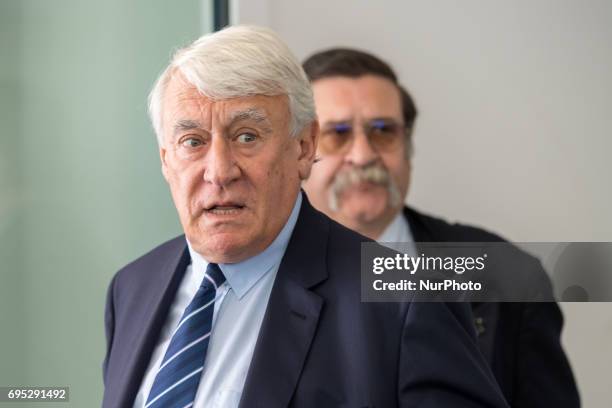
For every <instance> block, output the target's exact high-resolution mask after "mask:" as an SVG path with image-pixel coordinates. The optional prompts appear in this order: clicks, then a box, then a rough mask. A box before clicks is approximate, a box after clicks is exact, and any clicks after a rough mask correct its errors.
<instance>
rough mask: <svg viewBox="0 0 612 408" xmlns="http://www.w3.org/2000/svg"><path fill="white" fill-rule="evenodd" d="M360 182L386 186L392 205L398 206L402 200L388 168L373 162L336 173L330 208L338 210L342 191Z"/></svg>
mask: <svg viewBox="0 0 612 408" xmlns="http://www.w3.org/2000/svg"><path fill="white" fill-rule="evenodd" d="M360 183H374V184H378V185H381V186H383V187H385V188H386V189H387V191H388V192H389V196H390V200H389V201H390V202H389V205H391V206H396V205H398V203H399V202H401V198H400V196H399V195H400V193H399V189H398V188H397V186H396V184H395V183H394V182H393V179H392V178H391V175H390V174H389V172H388V171H387V169H385V168H384V167H383V166H381V165H380V164H372V165H369V166H366V167H355V168H351V169H349V170H344V171H342V172H340V173H338V174H337V175H336V177H335V178H334V182H333V184H332V186H331V189H330V191H329V207H330V209H331V210H332V211H338V209H339V201H340V196H341V194H342V192H343V191H344V190H346V189H347V188H349V187H352V186H354V185H356V184H360Z"/></svg>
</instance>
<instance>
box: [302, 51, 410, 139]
mask: <svg viewBox="0 0 612 408" xmlns="http://www.w3.org/2000/svg"><path fill="white" fill-rule="evenodd" d="M302 67H303V68H304V71H306V75H307V76H308V79H309V80H310V82H314V81H316V80H318V79H323V78H329V77H333V76H344V77H350V78H358V77H360V76H363V75H378V76H381V77H383V78H386V79H388V80H389V81H391V82H393V83H394V84H395V85H396V86H397V88H398V90H399V91H400V97H401V103H402V115H403V116H404V122H405V123H406V127H407V128H408V129H412V126H413V125H414V120H415V119H416V116H417V109H416V106H415V104H414V101H413V99H412V97H411V96H410V94H409V93H408V91H406V89H404V87H403V86H401V85H400V84H399V83H398V81H397V75H395V72H393V69H391V67H390V66H389V64H387V63H386V62H384V61H383V60H381V59H380V58H378V57H376V56H374V55H372V54H369V53H367V52H364V51H359V50H355V49H350V48H332V49H329V50H325V51H321V52H317V53H315V54H313V55H311V56H310V57H308V58H307V59H306V60H305V61H304V63H303V64H302ZM408 135H410V131H409V133H408Z"/></svg>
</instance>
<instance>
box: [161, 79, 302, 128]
mask: <svg viewBox="0 0 612 408" xmlns="http://www.w3.org/2000/svg"><path fill="white" fill-rule="evenodd" d="M289 120H290V111H289V103H288V98H287V96H285V95H275V96H267V95H247V96H243V97H235V98H230V99H221V100H216V99H211V98H209V97H207V96H205V95H203V94H202V93H201V92H200V91H199V90H198V89H197V88H196V87H195V86H194V85H192V84H191V83H189V82H188V81H187V80H186V79H185V78H184V77H183V76H182V75H180V74H175V75H173V77H172V78H171V79H170V80H169V82H168V84H167V86H166V89H165V92H164V94H163V101H162V128H163V129H164V134H168V132H169V131H170V132H171V131H172V129H174V128H175V127H176V126H177V125H179V124H180V123H185V122H190V121H191V122H194V123H199V124H200V125H201V126H202V127H203V128H204V130H209V131H210V130H212V128H213V127H217V128H225V127H227V126H230V125H232V124H233V123H236V122H245V121H248V122H251V123H254V124H259V125H261V126H266V127H269V128H272V129H271V130H279V131H281V130H284V129H285V128H286V127H287V126H288V124H289Z"/></svg>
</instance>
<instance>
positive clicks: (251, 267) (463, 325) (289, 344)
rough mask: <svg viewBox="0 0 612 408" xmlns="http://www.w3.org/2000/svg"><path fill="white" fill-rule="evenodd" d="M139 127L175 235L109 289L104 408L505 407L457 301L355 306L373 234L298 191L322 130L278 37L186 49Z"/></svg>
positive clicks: (202, 42)
mask: <svg viewBox="0 0 612 408" xmlns="http://www.w3.org/2000/svg"><path fill="white" fill-rule="evenodd" d="M150 113H151V120H152V123H153V126H154V129H155V132H156V133H157V138H158V143H159V153H160V159H161V167H162V172H163V175H164V177H165V179H166V180H167V182H168V184H169V187H170V191H171V194H172V197H173V200H174V203H175V205H176V209H177V212H178V215H179V219H180V222H181V224H182V227H183V230H184V235H182V236H179V237H177V238H174V239H172V240H170V241H168V242H166V243H164V244H162V245H160V246H159V247H157V248H155V249H153V250H152V251H151V252H149V253H148V254H146V255H144V256H142V257H141V258H139V259H137V260H135V261H134V262H132V263H130V264H129V265H127V266H126V267H124V268H123V269H121V270H120V271H119V272H118V273H117V274H116V275H115V277H114V278H113V280H112V282H111V284H110V287H109V291H108V297H107V305H106V315H105V325H106V334H107V344H108V346H107V355H106V358H105V360H104V364H103V371H104V383H105V390H104V400H103V406H104V407H107V408H110V407H132V406H133V407H146V408H149V407H150V408H159V407H177V408H186V407H224V408H227V407H238V406H240V407H265V408H272V407H308V408H312V407H339V406H351V407H374V406H376V407H385V408H387V407H416V406H419V407H476V406H483V407H484V406H486V407H504V406H506V403H505V401H504V400H503V397H502V396H501V393H500V391H499V388H498V386H497V385H496V383H495V381H494V380H493V377H492V374H491V372H490V371H489V369H488V368H487V366H486V363H485V361H484V358H483V357H482V355H481V354H480V353H479V351H478V349H477V346H476V339H475V334H474V332H473V328H472V326H471V321H470V314H469V308H468V307H467V306H466V305H463V304H460V303H457V304H445V303H416V302H415V303H364V302H361V297H360V296H361V292H360V274H359V269H360V248H361V243H362V242H363V241H367V238H365V237H363V236H361V235H358V234H357V233H355V232H352V231H350V230H348V229H346V228H344V227H342V226H341V225H339V224H337V223H335V222H333V221H332V220H330V219H329V218H327V217H326V216H324V215H323V214H321V213H319V212H318V211H316V210H315V209H314V208H313V207H312V206H311V205H310V204H309V202H308V200H307V197H306V196H305V194H304V193H303V192H302V191H301V189H300V186H301V183H302V181H303V180H305V179H306V178H307V177H308V176H309V174H310V169H311V166H312V164H313V162H314V159H315V152H316V145H317V135H318V123H317V121H316V117H315V109H314V104H313V97H312V92H311V89H310V85H309V82H308V79H307V78H306V76H305V74H304V72H303V70H302V68H301V67H300V65H299V63H298V62H297V61H296V59H295V57H294V56H293V55H292V54H291V52H290V51H289V49H288V48H287V46H286V45H285V44H284V43H283V42H282V41H281V40H280V39H279V38H278V37H277V36H276V35H275V34H274V33H273V32H271V31H270V30H267V29H263V28H257V27H232V28H228V29H225V30H222V31H220V32H217V33H214V34H210V35H206V36H203V37H202V38H200V39H198V40H197V41H195V42H194V43H193V44H191V45H190V46H188V47H186V48H184V49H182V50H179V51H178V52H177V53H176V54H175V56H174V57H173V58H172V61H171V62H170V64H169V66H168V68H167V69H166V70H165V71H164V72H163V73H162V75H161V76H160V78H159V79H158V81H157V83H156V84H155V86H154V88H153V91H152V92H151V96H150Z"/></svg>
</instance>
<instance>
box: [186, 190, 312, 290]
mask: <svg viewBox="0 0 612 408" xmlns="http://www.w3.org/2000/svg"><path fill="white" fill-rule="evenodd" d="M301 206H302V192H301V191H300V192H299V193H298V195H297V198H296V199H295V203H294V205H293V209H292V210H291V214H290V215H289V218H288V219H287V222H286V223H285V225H284V226H283V228H282V229H281V231H280V233H279V234H278V235H277V236H276V238H275V239H274V241H272V243H271V244H270V245H269V246H268V247H267V248H266V249H265V250H263V251H262V252H260V253H259V254H257V255H255V256H253V257H251V258H248V259H245V260H244V261H242V262H238V263H234V264H219V267H220V268H221V271H222V272H223V275H224V276H225V279H226V281H227V283H228V284H229V286H230V288H231V289H232V290H233V291H234V293H235V294H236V296H237V297H238V299H241V298H242V297H243V296H244V295H245V294H246V293H247V292H248V291H249V290H250V289H251V288H252V287H253V286H254V285H255V284H256V283H257V282H258V281H259V280H260V279H261V278H262V277H263V276H264V275H265V274H267V273H268V272H270V271H271V270H273V269H275V267H278V265H279V264H280V262H281V259H282V258H283V255H284V254H285V249H287V245H288V244H289V239H290V238H291V234H292V233H293V228H294V227H295V224H296V222H297V219H298V215H299V213H300V208H301ZM187 245H188V247H189V255H190V256H191V262H192V267H193V268H194V270H195V271H198V272H200V273H201V274H202V278H204V273H205V271H206V267H207V266H208V263H209V262H208V261H207V260H206V259H204V258H203V257H202V256H201V255H200V254H198V253H197V252H196V251H194V250H193V248H192V247H191V244H190V243H189V241H187Z"/></svg>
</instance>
